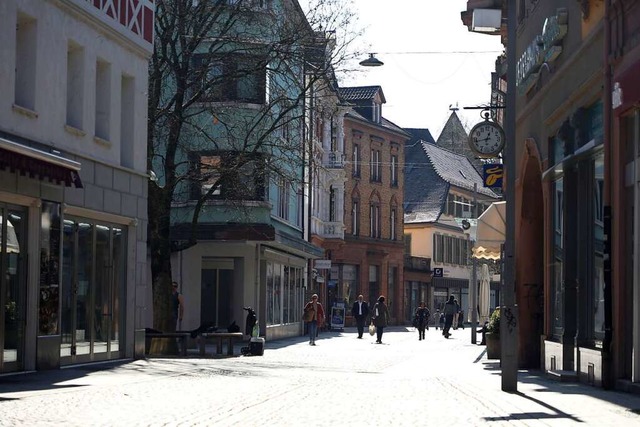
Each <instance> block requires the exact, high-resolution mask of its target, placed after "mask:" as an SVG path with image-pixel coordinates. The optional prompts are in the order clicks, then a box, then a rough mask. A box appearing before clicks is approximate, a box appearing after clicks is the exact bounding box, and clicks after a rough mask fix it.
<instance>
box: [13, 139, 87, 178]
mask: <svg viewBox="0 0 640 427" xmlns="http://www.w3.org/2000/svg"><path fill="white" fill-rule="evenodd" d="M0 169H3V170H7V169H8V170H10V171H11V172H14V173H15V172H18V173H20V175H22V176H29V177H30V178H37V179H40V180H41V181H45V180H48V181H50V182H55V183H57V184H63V183H64V185H65V186H66V187H76V188H82V181H81V180H80V174H79V173H78V172H79V171H80V163H78V162H74V161H73V160H69V159H65V158H64V157H61V156H57V155H55V154H52V153H47V152H46V151H42V150H38V149H37V148H33V147H29V146H26V145H23V144H19V143H17V142H13V141H10V140H8V139H6V138H0Z"/></svg>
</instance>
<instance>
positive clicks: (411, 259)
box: [404, 255, 431, 271]
mask: <svg viewBox="0 0 640 427" xmlns="http://www.w3.org/2000/svg"><path fill="white" fill-rule="evenodd" d="M404 268H406V269H408V270H417V271H431V258H423V257H417V256H411V255H405V257H404Z"/></svg>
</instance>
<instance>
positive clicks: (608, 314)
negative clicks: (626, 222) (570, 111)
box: [602, 0, 614, 390]
mask: <svg viewBox="0 0 640 427" xmlns="http://www.w3.org/2000/svg"><path fill="white" fill-rule="evenodd" d="M610 13H611V0H606V1H605V4H604V49H603V50H604V55H603V56H604V58H603V60H604V88H603V91H604V93H603V103H604V108H603V110H604V117H603V122H604V123H603V127H604V129H603V131H604V132H603V148H604V150H603V151H604V176H605V180H604V244H605V248H604V253H605V256H604V290H603V298H604V340H603V341H602V387H603V388H604V389H607V390H610V389H612V388H614V375H613V360H612V342H613V318H612V309H613V301H612V298H613V292H612V286H613V283H612V282H611V255H612V253H611V247H612V242H611V237H612V236H611V199H612V197H611V187H612V186H611V180H612V178H613V175H612V173H611V171H612V170H614V168H612V163H613V162H612V159H611V128H612V126H611V116H612V111H611V88H612V85H611V62H610V56H611V20H610V16H609V15H610Z"/></svg>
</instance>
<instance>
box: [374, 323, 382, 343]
mask: <svg viewBox="0 0 640 427" xmlns="http://www.w3.org/2000/svg"><path fill="white" fill-rule="evenodd" d="M383 330H384V327H383V326H377V327H376V337H377V338H378V339H377V340H376V342H382V332H383Z"/></svg>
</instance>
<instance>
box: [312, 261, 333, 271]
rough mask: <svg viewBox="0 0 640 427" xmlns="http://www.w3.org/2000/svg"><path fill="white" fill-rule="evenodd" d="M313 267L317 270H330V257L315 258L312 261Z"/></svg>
mask: <svg viewBox="0 0 640 427" xmlns="http://www.w3.org/2000/svg"><path fill="white" fill-rule="evenodd" d="M313 268H315V269H317V270H330V269H331V260H330V259H316V260H314V261H313Z"/></svg>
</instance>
